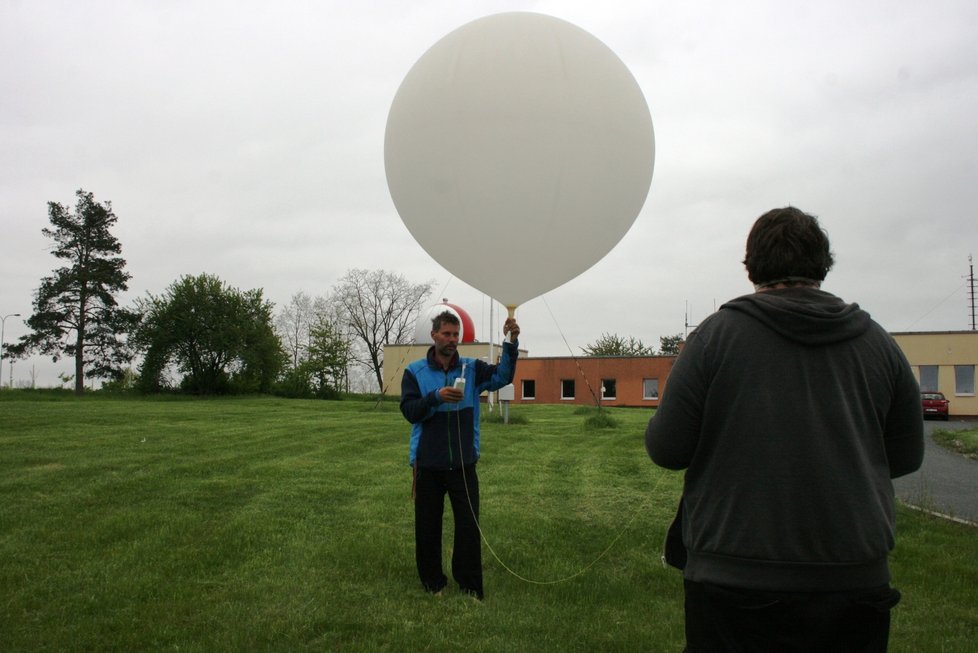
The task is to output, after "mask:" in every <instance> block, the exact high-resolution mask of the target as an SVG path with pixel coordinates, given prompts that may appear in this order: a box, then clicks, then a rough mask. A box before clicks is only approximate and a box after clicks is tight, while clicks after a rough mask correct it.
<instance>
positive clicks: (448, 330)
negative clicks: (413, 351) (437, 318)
mask: <svg viewBox="0 0 978 653" xmlns="http://www.w3.org/2000/svg"><path fill="white" fill-rule="evenodd" d="M458 331H459V328H458V325H457V324H452V323H451V322H442V323H441V326H440V327H439V328H438V330H437V331H432V332H431V339H432V340H433V341H434V342H435V351H436V352H438V353H439V354H440V355H442V356H445V357H447V358H451V357H452V356H453V355H454V354H455V350H456V349H458Z"/></svg>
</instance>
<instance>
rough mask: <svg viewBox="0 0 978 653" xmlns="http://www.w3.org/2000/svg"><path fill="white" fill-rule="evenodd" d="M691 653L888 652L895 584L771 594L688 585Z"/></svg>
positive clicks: (897, 595) (687, 649) (697, 584)
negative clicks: (892, 586) (862, 588)
mask: <svg viewBox="0 0 978 653" xmlns="http://www.w3.org/2000/svg"><path fill="white" fill-rule="evenodd" d="M685 589H686V651H688V652H689V653H701V652H709V653H717V652H723V653H727V652H730V653H734V652H741V651H742V652H745V653H746V652H754V651H757V652H762V651H763V652H768V651H770V652H771V653H775V652H777V653H790V652H802V651H804V652H811V653H816V652H818V653H825V652H829V651H831V652H832V653H855V652H856V651H858V652H860V653H862V652H865V653H870V652H873V653H877V652H879V653H883V652H885V651H886V647H887V643H888V641H889V636H890V609H891V608H892V607H893V606H895V605H896V604H897V603H898V602H899V601H900V593H899V592H898V591H896V590H894V589H892V588H890V587H889V585H884V586H882V587H877V588H872V589H864V590H855V591H845V592H766V591H757V590H745V589H734V588H729V587H721V586H718V585H712V584H708V583H696V582H692V581H688V580H687V581H685Z"/></svg>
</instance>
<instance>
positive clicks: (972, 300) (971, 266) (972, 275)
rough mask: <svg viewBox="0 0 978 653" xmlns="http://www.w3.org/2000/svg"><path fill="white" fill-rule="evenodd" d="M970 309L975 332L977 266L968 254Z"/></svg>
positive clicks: (972, 326)
mask: <svg viewBox="0 0 978 653" xmlns="http://www.w3.org/2000/svg"><path fill="white" fill-rule="evenodd" d="M968 308H970V309H971V330H972V331H974V330H975V266H974V264H973V263H972V261H971V254H968Z"/></svg>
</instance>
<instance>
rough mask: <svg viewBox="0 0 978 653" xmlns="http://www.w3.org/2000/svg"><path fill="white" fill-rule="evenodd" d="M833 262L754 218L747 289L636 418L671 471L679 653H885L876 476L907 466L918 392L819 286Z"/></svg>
mask: <svg viewBox="0 0 978 653" xmlns="http://www.w3.org/2000/svg"><path fill="white" fill-rule="evenodd" d="M833 262H834V261H833V256H832V254H831V252H830V250H829V241H828V237H827V236H826V234H825V232H824V231H822V229H821V227H820V226H819V224H818V221H817V220H816V219H815V218H814V217H813V216H811V215H808V214H806V213H803V212H802V211H799V210H798V209H796V208H794V207H787V208H783V209H774V210H772V211H769V212H767V213H765V214H764V215H762V216H761V217H760V218H758V219H757V221H756V222H755V223H754V226H753V228H752V229H751V232H750V235H749V236H748V237H747V249H746V257H745V260H744V264H745V266H746V267H747V275H748V278H749V279H750V281H751V282H752V283H753V284H754V288H755V292H754V293H752V294H749V295H744V296H743V297H738V298H737V299H734V300H731V301H729V302H727V303H726V304H724V305H723V306H721V307H720V310H718V311H717V312H716V313H714V314H713V315H711V316H710V317H709V318H707V319H705V320H703V321H702V322H701V323H700V325H699V326H698V327H697V328H696V330H695V331H693V333H691V334H690V336H689V339H688V341H687V343H686V345H685V347H684V348H683V351H682V353H681V354H680V355H679V358H678V359H677V360H676V364H675V365H674V366H673V368H672V370H671V371H670V373H669V378H668V380H667V383H666V387H665V388H664V390H663V394H662V403H661V404H660V406H659V409H658V411H657V412H656V414H655V415H654V416H653V417H652V419H651V421H650V422H649V425H648V428H647V430H646V433H645V445H646V448H647V449H648V453H649V455H650V456H651V457H652V460H653V461H655V462H656V463H657V464H659V465H661V466H663V467H666V468H668V469H685V470H686V477H685V483H684V487H683V501H682V504H681V509H680V514H679V517H677V521H678V523H679V524H680V525H681V532H682V545H681V546H680V547H679V550H678V551H676V550H675V549H674V550H672V551H670V547H669V546H667V550H666V560H667V562H672V563H673V564H674V565H675V566H679V567H684V579H685V580H684V585H685V594H686V599H685V610H686V644H687V649H686V650H687V651H690V652H692V651H778V652H779V653H781V652H785V651H885V650H886V647H887V641H888V636H889V624H890V608H891V607H892V606H893V605H894V604H896V602H897V601H898V600H899V598H900V595H899V593H897V592H896V590H893V589H891V588H890V585H889V582H890V572H889V569H888V565H887V557H888V554H889V553H890V550H891V549H892V548H893V546H894V535H895V524H894V521H895V516H896V510H895V500H894V494H893V484H892V482H891V481H890V479H891V478H895V477H897V476H901V475H903V474H908V473H910V472H912V471H914V470H916V469H917V468H918V467H919V466H920V463H921V460H922V458H923V420H922V417H921V409H920V393H919V390H918V386H917V381H916V380H915V378H914V375H913V371H912V370H911V368H910V365H909V364H908V363H907V360H906V358H905V357H904V355H903V353H902V352H901V351H900V348H899V347H898V346H897V345H896V343H895V342H894V341H893V338H891V337H890V335H889V334H888V333H887V332H886V331H885V330H884V329H883V328H882V327H881V326H880V325H879V324H877V323H876V322H874V321H873V320H872V319H871V318H870V316H869V314H868V313H867V312H866V311H864V310H862V309H861V308H859V306H858V305H856V304H849V303H846V302H844V301H842V300H841V299H839V298H838V297H836V296H835V295H832V294H830V293H827V292H825V291H823V290H821V289H820V286H821V283H822V280H823V279H824V278H825V275H826V273H827V272H828V271H829V269H831V267H832V264H833ZM673 530H675V529H670V531H673ZM670 541H671V540H670ZM676 554H678V555H676Z"/></svg>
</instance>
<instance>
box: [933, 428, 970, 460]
mask: <svg viewBox="0 0 978 653" xmlns="http://www.w3.org/2000/svg"><path fill="white" fill-rule="evenodd" d="M934 440H935V441H936V442H937V443H938V444H941V445H943V446H945V447H947V448H948V449H951V450H952V451H956V452H958V453H960V454H961V455H964V456H968V457H969V458H976V459H978V429H965V430H962V431H953V430H949V429H937V430H935V431H934Z"/></svg>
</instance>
